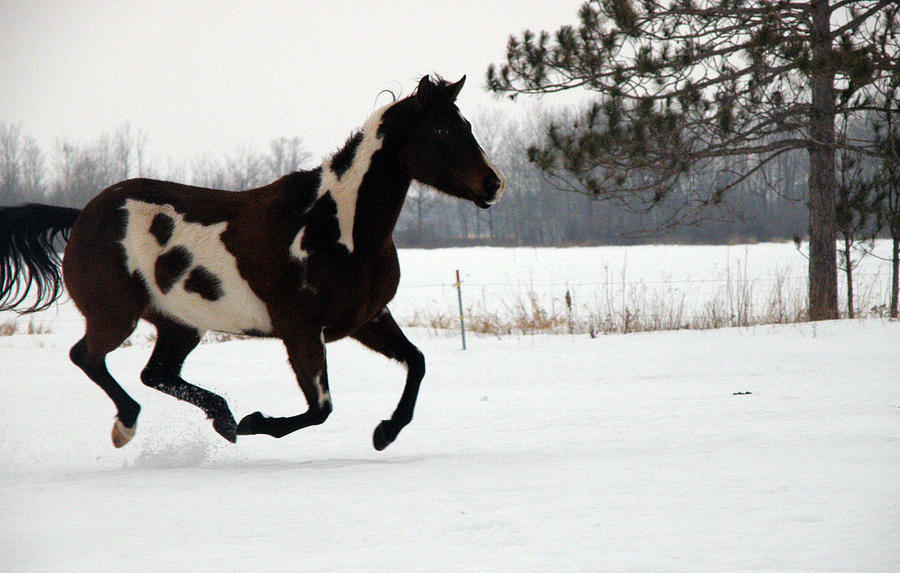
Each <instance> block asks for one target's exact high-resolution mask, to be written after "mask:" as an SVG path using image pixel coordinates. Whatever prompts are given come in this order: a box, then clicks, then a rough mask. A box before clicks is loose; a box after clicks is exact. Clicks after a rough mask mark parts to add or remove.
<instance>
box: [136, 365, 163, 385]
mask: <svg viewBox="0 0 900 573" xmlns="http://www.w3.org/2000/svg"><path fill="white" fill-rule="evenodd" d="M161 374H162V372H161V371H160V370H159V368H154V367H152V366H150V365H147V366H146V367H145V368H144V369H143V370H141V382H143V383H144V386H149V387H150V388H157V387H159V385H160V384H162V382H163V379H164V378H163V376H162V375H161Z"/></svg>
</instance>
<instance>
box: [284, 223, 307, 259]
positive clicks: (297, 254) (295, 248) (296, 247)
mask: <svg viewBox="0 0 900 573" xmlns="http://www.w3.org/2000/svg"><path fill="white" fill-rule="evenodd" d="M305 231H306V227H304V228H302V229H300V232H299V233H297V236H296V237H294V240H293V242H291V246H290V248H289V249H288V251H289V252H290V253H291V256H292V257H294V258H295V259H297V260H298V261H300V262H301V263H302V262H303V261H305V260H306V259H307V258H308V257H309V253H307V252H306V251H304V250H303V247H302V244H303V233H304V232H305Z"/></svg>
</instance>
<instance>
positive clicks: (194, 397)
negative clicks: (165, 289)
mask: <svg viewBox="0 0 900 573" xmlns="http://www.w3.org/2000/svg"><path fill="white" fill-rule="evenodd" d="M153 322H154V324H156V327H157V339H156V347H155V348H154V349H153V354H151V355H150V361H149V362H147V366H146V367H145V368H144V370H143V372H141V381H142V382H143V383H144V384H146V385H147V386H150V387H151V388H155V389H157V390H159V391H160V392H164V393H166V394H169V395H170V396H174V397H175V398H178V399H179V400H184V401H185V402H188V403H190V404H193V405H194V406H197V407H198V408H200V409H201V410H203V411H204V412H205V413H206V415H207V416H208V417H209V418H211V419H212V421H213V429H214V430H215V431H216V432H218V433H219V435H221V436H222V437H223V438H225V439H226V440H228V441H229V442H232V443H233V442H235V441H236V439H237V436H236V430H237V423H236V422H235V420H234V416H233V415H232V414H231V410H230V409H229V408H228V403H227V402H226V401H225V399H224V398H222V397H221V396H219V395H218V394H214V393H213V392H210V391H209V390H204V389H203V388H199V387H197V386H194V385H193V384H189V383H188V382H185V380H184V379H183V378H182V377H181V366H182V365H183V364H184V360H185V358H187V355H188V354H190V352H191V351H192V350H193V349H194V348H196V347H197V345H198V344H199V343H200V332H199V331H197V330H196V329H194V328H190V327H188V326H183V325H181V324H179V323H176V322H174V321H171V320H168V319H164V318H155V319H153Z"/></svg>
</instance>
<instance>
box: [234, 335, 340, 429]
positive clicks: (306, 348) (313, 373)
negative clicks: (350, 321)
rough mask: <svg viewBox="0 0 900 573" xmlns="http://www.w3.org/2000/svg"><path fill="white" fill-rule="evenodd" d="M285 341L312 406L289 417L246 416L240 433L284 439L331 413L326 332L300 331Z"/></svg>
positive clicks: (321, 420)
mask: <svg viewBox="0 0 900 573" xmlns="http://www.w3.org/2000/svg"><path fill="white" fill-rule="evenodd" d="M284 344H285V346H286V347H287V352H288V359H289V360H290V363H291V367H293V369H294V372H295V373H296V375H297V382H298V383H299V384H300V389H301V390H303V395H304V396H305V397H306V402H307V404H308V405H309V409H308V410H307V411H306V412H304V413H303V414H299V415H297V416H290V417H287V418H270V417H268V416H264V415H263V414H261V413H260V412H254V413H252V414H249V415H247V416H245V417H244V419H243V420H241V422H240V423H239V424H238V427H237V433H238V434H239V435H248V434H268V435H270V436H273V437H275V438H281V437H283V436H286V435H288V434H290V433H291V432H296V431H297V430H299V429H301V428H305V427H307V426H315V425H318V424H321V423H322V422H324V421H325V420H326V418H328V415H329V414H331V394H329V392H328V371H327V370H326V365H325V339H324V338H323V336H322V331H321V330H319V331H317V332H307V333H300V334H298V335H295V336H291V337H288V338H284Z"/></svg>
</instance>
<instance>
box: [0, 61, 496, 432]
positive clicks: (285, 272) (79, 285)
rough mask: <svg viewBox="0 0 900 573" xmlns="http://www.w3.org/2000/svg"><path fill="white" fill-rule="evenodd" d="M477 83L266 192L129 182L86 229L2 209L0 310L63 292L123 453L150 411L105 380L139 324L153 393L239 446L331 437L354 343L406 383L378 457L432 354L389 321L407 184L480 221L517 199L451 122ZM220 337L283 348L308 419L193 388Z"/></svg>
mask: <svg viewBox="0 0 900 573" xmlns="http://www.w3.org/2000/svg"><path fill="white" fill-rule="evenodd" d="M464 82H465V77H463V78H462V79H461V80H460V81H458V82H456V83H452V84H451V83H448V82H445V81H443V80H440V79H435V80H433V79H431V78H430V77H428V76H426V77H424V78H422V80H421V81H420V82H419V84H418V87H417V88H416V90H415V91H414V92H413V93H412V94H411V95H410V96H409V97H406V98H404V99H401V100H399V101H395V102H394V103H391V104H389V105H387V106H385V107H383V108H381V109H379V110H377V111H376V112H375V113H373V114H372V116H371V117H369V119H368V120H367V121H366V122H365V125H364V126H363V127H362V129H361V130H360V131H358V132H357V133H355V134H354V135H353V136H351V137H350V138H349V139H348V140H347V142H346V144H345V145H344V146H343V147H342V148H341V149H340V150H339V151H337V152H336V153H335V154H334V155H332V156H331V157H330V158H328V159H326V160H325V161H324V162H323V164H322V165H321V167H319V168H316V169H313V170H311V171H299V172H295V173H292V174H290V175H286V176H284V177H282V178H281V179H279V180H277V181H275V182H274V183H271V184H269V185H267V186H265V187H260V188H258V189H251V190H248V191H243V192H227V191H218V190H213V189H203V188H198V187H189V186H186V185H180V184H176V183H169V182H162V181H154V180H149V179H133V180H128V181H123V182H121V183H118V184H116V185H113V186H112V187H109V188H108V189H106V190H104V191H103V192H102V193H100V194H99V195H98V196H97V197H96V198H94V199H93V200H92V201H91V202H90V203H88V204H87V206H86V207H85V208H84V209H83V210H81V211H78V210H76V209H69V208H64V207H53V206H46V205H25V206H20V207H4V208H2V209H0V310H5V309H10V308H14V307H21V306H23V305H24V304H25V303H26V301H29V300H31V301H34V302H33V304H32V305H31V306H29V307H27V308H25V309H24V310H20V312H34V311H37V310H41V309H43V308H46V307H47V306H49V305H50V304H52V302H53V301H54V300H56V299H57V298H58V297H59V296H60V294H61V292H62V283H63V281H64V284H65V287H66V289H67V290H68V292H69V295H70V297H71V298H72V300H73V301H74V302H75V304H76V305H77V307H78V309H79V310H80V311H81V313H82V314H83V315H84V318H85V334H84V337H83V338H82V339H81V340H79V341H78V343H76V344H75V346H74V347H73V348H72V349H71V352H70V357H71V360H72V362H74V363H75V364H76V365H77V366H78V367H79V368H81V369H82V370H83V371H84V372H85V373H86V374H87V375H88V376H89V377H90V379H91V380H93V381H94V382H95V383H97V385H99V386H100V388H102V389H103V390H104V391H105V392H106V394H107V395H108V396H109V397H110V398H111V399H112V401H113V402H114V403H115V405H116V408H117V416H116V420H115V423H114V426H113V429H112V441H113V445H114V446H115V447H117V448H118V447H122V446H124V445H125V444H126V443H128V441H129V440H130V439H131V438H132V437H133V436H134V432H135V427H136V423H137V419H138V414H139V413H140V405H139V404H138V403H137V402H136V401H135V400H133V399H132V398H131V397H130V396H129V395H128V394H127V393H126V392H125V390H123V389H122V387H121V386H120V385H119V384H118V383H117V382H116V380H114V379H113V377H112V376H111V375H110V373H109V371H108V370H107V368H106V359H105V357H106V355H107V354H108V353H109V352H111V351H112V350H114V349H116V348H117V347H118V346H119V345H120V344H122V342H124V341H125V339H126V338H127V337H128V336H129V335H130V334H131V333H132V332H133V331H134V329H135V326H136V325H137V322H138V319H144V320H147V321H149V322H151V323H152V324H154V325H155V326H156V328H157V331H158V336H157V340H156V346H155V347H154V349H153V352H152V355H151V356H150V360H149V362H148V363H147V366H146V367H145V368H144V370H143V371H142V372H141V381H142V382H143V383H144V384H146V385H147V386H150V387H152V388H156V389H157V390H160V391H162V392H165V393H166V394H169V395H171V396H174V397H175V398H178V399H180V400H184V401H186V402H189V403H191V404H193V405H195V406H197V407H198V408H200V409H201V410H203V412H205V413H206V415H207V416H208V417H209V418H210V419H212V425H213V428H214V429H215V431H216V432H218V433H219V434H220V435H221V436H222V437H224V438H225V439H227V440H229V441H231V442H235V441H236V439H237V436H238V435H248V434H268V435H270V436H274V437H276V438H280V437H282V436H285V435H287V434H290V433H291V432H294V431H296V430H299V429H301V428H305V427H307V426H312V425H316V424H321V423H322V422H324V421H325V420H326V418H328V415H329V413H330V412H331V410H332V402H331V394H330V391H329V385H328V372H327V369H326V361H325V344H326V343H327V342H331V341H334V340H338V339H340V338H344V337H347V336H349V337H352V338H354V339H356V340H358V341H359V342H361V343H362V344H363V345H365V346H367V347H368V348H371V349H372V350H374V351H376V352H379V353H381V354H383V355H385V356H387V357H389V358H391V359H394V360H397V361H399V362H401V363H403V364H405V365H406V368H407V377H406V386H405V387H404V389H403V394H402V396H401V398H400V401H399V403H398V405H397V407H396V409H395V411H394V413H393V415H392V416H391V417H390V419H388V420H384V421H382V422H381V423H379V424H378V426H377V427H376V429H375V432H374V435H373V445H374V446H375V449H376V450H382V449H384V448H385V447H387V446H388V445H389V444H390V443H391V442H393V441H394V439H395V438H396V437H397V434H398V433H399V432H400V430H402V429H403V428H404V427H405V426H406V425H407V424H408V423H409V422H410V421H411V419H412V417H413V409H414V407H415V403H416V397H417V395H418V391H419V385H420V383H421V381H422V378H423V376H424V374H425V360H424V357H423V355H422V353H421V352H420V351H419V349H418V348H416V347H415V346H414V345H413V344H412V343H411V342H410V341H409V340H408V339H407V338H406V336H405V335H404V334H403V332H402V331H401V330H400V328H399V327H398V325H397V323H396V321H395V320H394V318H393V317H392V316H391V313H390V311H389V310H388V308H387V304H388V302H389V301H390V300H391V299H392V298H393V297H394V294H395V293H396V291H397V285H398V282H399V278H400V268H399V264H398V259H397V251H396V248H395V246H394V242H393V238H392V234H393V230H394V226H395V224H396V222H397V218H398V216H399V215H400V209H401V207H402V206H403V202H404V199H405V197H406V193H407V189H408V187H409V185H410V182H411V180H413V179H415V180H417V181H420V182H422V183H424V184H427V185H430V186H432V187H434V188H436V189H438V190H440V191H442V192H444V193H446V194H448V195H452V196H456V197H459V198H462V199H468V200H470V201H472V202H473V203H475V204H476V205H478V206H479V207H481V208H488V207H490V206H491V205H493V204H494V203H496V202H497V201H498V200H499V198H500V195H501V194H502V192H503V188H504V180H503V178H502V176H501V175H500V173H499V172H498V171H497V169H496V168H495V167H494V166H493V165H491V163H490V161H489V160H488V159H487V157H486V156H485V153H484V151H483V150H482V149H481V147H480V146H479V145H478V143H477V142H476V140H475V138H474V136H473V135H472V129H471V125H470V124H469V122H468V121H466V120H465V119H464V118H463V117H462V115H460V112H459V109H458V108H457V106H456V104H455V101H456V98H457V95H458V94H459V91H460V89H461V88H462V86H463V83H464ZM62 241H68V242H67V244H66V247H65V252H64V255H63V256H62V259H61V260H60V256H59V255H58V254H57V253H56V248H55V247H56V246H58V245H60V244H61V243H62ZM60 268H61V271H62V274H60ZM32 290H34V293H35V294H29V291H32ZM29 297H31V298H29ZM35 299H36V301H35ZM207 330H214V331H221V332H227V333H239V334H247V335H254V336H266V337H275V338H279V339H281V340H282V341H283V342H284V345H285V347H286V349H287V355H288V359H289V362H290V364H291V367H292V368H293V370H294V372H295V373H296V377H297V382H298V383H299V385H300V389H301V390H302V391H303V394H304V396H305V398H306V402H307V404H308V409H307V410H306V411H305V412H304V413H301V414H299V415H295V416H290V417H282V418H277V417H268V416H264V415H263V414H261V413H260V412H255V413H252V414H249V415H247V416H245V417H244V418H243V419H242V420H241V421H240V423H236V422H235V419H234V417H233V415H232V413H231V411H230V409H229V407H228V404H227V403H226V401H225V400H224V399H223V398H222V397H221V396H219V395H217V394H214V393H212V392H210V391H208V390H205V389H203V388H199V387H197V386H194V385H192V384H190V383H188V382H186V381H185V380H184V379H183V378H182V377H181V367H182V364H183V363H184V360H185V358H186V357H187V355H188V354H189V353H190V352H191V351H192V350H193V349H194V348H195V347H196V346H197V344H198V343H199V342H200V339H201V336H202V335H203V333H204V332H205V331H207Z"/></svg>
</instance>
